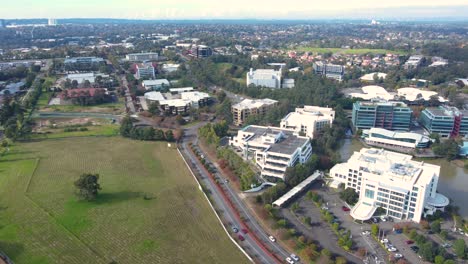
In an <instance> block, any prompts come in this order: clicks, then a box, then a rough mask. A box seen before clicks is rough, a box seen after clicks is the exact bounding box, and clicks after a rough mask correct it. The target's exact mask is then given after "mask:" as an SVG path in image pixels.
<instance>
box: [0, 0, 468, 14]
mask: <svg viewBox="0 0 468 264" xmlns="http://www.w3.org/2000/svg"><path fill="white" fill-rule="evenodd" d="M1 1H2V2H3V3H2V4H1V8H0V18H4V19H13V18H57V19H60V18H128V19H252V18H257V19H322V18H333V19H338V18H392V17H393V18H412V17H413V18H431V17H458V18H460V17H461V18H467V19H468V12H467V11H468V1H467V0H445V1H440V0H391V1H388V0H386V1H385V0H384V1H382V0H381V1H379V0H325V1H324V0H1Z"/></svg>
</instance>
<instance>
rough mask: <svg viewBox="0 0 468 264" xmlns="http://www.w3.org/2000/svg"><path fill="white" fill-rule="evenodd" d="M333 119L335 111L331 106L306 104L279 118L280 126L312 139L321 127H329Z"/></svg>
mask: <svg viewBox="0 0 468 264" xmlns="http://www.w3.org/2000/svg"><path fill="white" fill-rule="evenodd" d="M334 119H335V111H333V109H332V108H327V107H319V106H310V105H306V106H304V108H296V112H292V113H289V114H288V115H287V116H285V117H284V118H283V119H281V123H280V127H281V128H287V129H293V130H294V131H296V132H297V133H303V134H304V135H306V136H308V137H310V138H311V139H313V138H314V135H316V134H317V133H320V131H321V130H322V129H323V128H325V127H326V126H330V127H331V126H332V123H333V120H334Z"/></svg>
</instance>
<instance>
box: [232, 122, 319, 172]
mask: <svg viewBox="0 0 468 264" xmlns="http://www.w3.org/2000/svg"><path fill="white" fill-rule="evenodd" d="M229 144H230V145H231V146H233V147H236V148H239V149H241V150H242V152H243V153H244V156H245V157H247V156H251V157H253V158H254V159H255V164H256V165H257V166H259V167H260V169H261V171H262V177H273V178H279V179H282V180H284V174H285V172H286V169H287V168H288V167H292V166H295V165H296V164H297V163H301V164H303V163H305V162H306V161H307V160H308V159H309V158H310V156H311V155H312V145H311V143H310V139H309V138H308V137H302V136H298V135H297V134H296V133H295V132H294V131H293V130H289V129H282V128H277V127H264V126H247V127H245V128H243V129H242V130H239V132H238V133H237V136H235V137H233V138H232V140H230V141H229Z"/></svg>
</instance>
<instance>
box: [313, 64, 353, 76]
mask: <svg viewBox="0 0 468 264" xmlns="http://www.w3.org/2000/svg"><path fill="white" fill-rule="evenodd" d="M312 67H313V68H314V72H315V74H320V75H324V76H326V77H327V78H331V79H335V80H338V81H341V80H342V79H343V76H344V74H345V68H344V66H343V65H336V64H330V63H324V62H323V61H318V62H314V64H313V65H312Z"/></svg>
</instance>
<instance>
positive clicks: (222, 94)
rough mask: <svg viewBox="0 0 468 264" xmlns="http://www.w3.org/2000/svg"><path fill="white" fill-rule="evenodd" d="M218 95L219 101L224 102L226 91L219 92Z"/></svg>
mask: <svg viewBox="0 0 468 264" xmlns="http://www.w3.org/2000/svg"><path fill="white" fill-rule="evenodd" d="M217 97H218V102H219V103H222V102H223V101H224V99H226V93H225V92H224V91H220V92H218V93H217Z"/></svg>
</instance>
